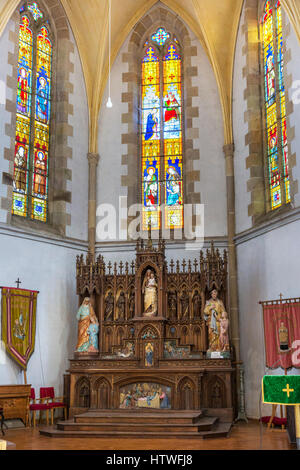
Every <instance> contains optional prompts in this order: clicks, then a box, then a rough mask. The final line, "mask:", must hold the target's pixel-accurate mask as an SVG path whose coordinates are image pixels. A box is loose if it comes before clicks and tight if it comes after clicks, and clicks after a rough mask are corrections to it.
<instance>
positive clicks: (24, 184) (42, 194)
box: [12, 3, 52, 222]
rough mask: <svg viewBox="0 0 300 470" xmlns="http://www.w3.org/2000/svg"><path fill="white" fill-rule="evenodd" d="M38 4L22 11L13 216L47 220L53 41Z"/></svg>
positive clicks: (30, 5) (24, 7) (23, 8)
mask: <svg viewBox="0 0 300 470" xmlns="http://www.w3.org/2000/svg"><path fill="white" fill-rule="evenodd" d="M41 18H43V14H42V12H41V11H40V10H39V8H38V6H37V4H36V3H33V4H29V5H28V6H27V7H26V6H23V7H22V8H21V21H20V28H19V60H18V89H17V103H16V107H17V114H16V140H15V160H14V181H13V208H12V213H13V214H14V215H19V216H22V217H30V218H32V219H35V220H39V221H42V222H46V221H47V209H48V207H47V205H48V161H49V141H50V103H51V75H52V42H51V40H50V37H49V30H48V28H47V27H46V26H45V25H44V24H39V20H40V19H41Z"/></svg>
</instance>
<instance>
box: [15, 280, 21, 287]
mask: <svg viewBox="0 0 300 470" xmlns="http://www.w3.org/2000/svg"><path fill="white" fill-rule="evenodd" d="M15 283H16V284H17V289H20V284H22V282H21V281H20V279H19V278H18V280H17V281H15Z"/></svg>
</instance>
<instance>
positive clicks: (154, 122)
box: [141, 28, 183, 230]
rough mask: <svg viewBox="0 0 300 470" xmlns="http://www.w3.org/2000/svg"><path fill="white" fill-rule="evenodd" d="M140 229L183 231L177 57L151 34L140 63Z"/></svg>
mask: <svg viewBox="0 0 300 470" xmlns="http://www.w3.org/2000/svg"><path fill="white" fill-rule="evenodd" d="M141 83H142V87H141V88H142V90H141V103H142V106H141V107H142V119H141V151H142V152H141V153H142V165H141V168H142V199H143V229H144V230H146V229H147V228H148V226H149V224H151V227H152V228H153V229H159V228H161V227H162V226H163V227H165V228H167V229H180V228H182V227H183V174H182V159H183V153H182V149H183V145H182V144H183V139H182V122H183V119H182V57H181V54H180V46H179V43H178V41H177V39H176V37H174V36H172V35H171V34H170V33H168V32H167V31H166V30H165V29H164V28H159V29H158V30H157V31H156V32H154V33H153V35H152V36H151V38H150V39H149V40H148V41H147V42H146V44H145V46H144V54H143V59H142V81H141Z"/></svg>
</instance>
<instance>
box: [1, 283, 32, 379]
mask: <svg viewBox="0 0 300 470" xmlns="http://www.w3.org/2000/svg"><path fill="white" fill-rule="evenodd" d="M37 295H38V292H37V291H31V290H25V289H16V288H10V287H2V302H1V304H2V341H3V342H4V344H5V347H6V351H7V353H8V354H9V355H10V356H11V357H12V358H13V359H14V360H15V361H16V362H17V363H18V364H19V366H20V367H21V368H22V369H23V370H26V369H27V364H28V361H29V359H30V356H31V355H32V353H33V351H34V346H35V328H36V304H37Z"/></svg>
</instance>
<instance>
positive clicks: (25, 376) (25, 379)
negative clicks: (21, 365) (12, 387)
mask: <svg viewBox="0 0 300 470" xmlns="http://www.w3.org/2000/svg"><path fill="white" fill-rule="evenodd" d="M23 372H24V382H25V385H27V375H26V369H24V370H23Z"/></svg>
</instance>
